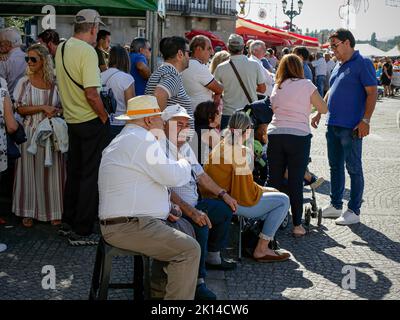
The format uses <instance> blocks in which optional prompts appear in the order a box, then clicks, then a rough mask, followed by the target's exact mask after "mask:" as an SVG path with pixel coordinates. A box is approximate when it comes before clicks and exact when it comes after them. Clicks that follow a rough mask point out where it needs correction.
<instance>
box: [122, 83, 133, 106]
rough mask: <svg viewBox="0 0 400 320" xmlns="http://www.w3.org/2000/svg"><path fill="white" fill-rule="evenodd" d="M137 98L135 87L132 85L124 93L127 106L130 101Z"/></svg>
mask: <svg viewBox="0 0 400 320" xmlns="http://www.w3.org/2000/svg"><path fill="white" fill-rule="evenodd" d="M134 96H135V86H134V84H132V85H131V86H129V88H128V89H126V90H125V91H124V97H125V104H126V105H128V101H129V99H132V98H133V97H134Z"/></svg>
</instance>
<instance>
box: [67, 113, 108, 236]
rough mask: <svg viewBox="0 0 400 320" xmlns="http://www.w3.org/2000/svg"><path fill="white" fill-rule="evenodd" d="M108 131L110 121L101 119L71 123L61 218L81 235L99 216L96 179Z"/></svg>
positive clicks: (87, 231) (88, 230) (86, 232)
mask: <svg viewBox="0 0 400 320" xmlns="http://www.w3.org/2000/svg"><path fill="white" fill-rule="evenodd" d="M109 132H110V123H109V122H108V121H107V123H106V124H103V123H102V122H101V120H100V118H95V119H93V120H90V121H87V122H83V123H77V124H68V138H69V149H68V159H67V181H66V185H65V193H64V214H63V218H62V220H63V222H65V223H67V224H69V225H70V226H71V227H72V230H73V231H74V232H76V233H77V234H79V235H82V236H86V235H90V234H91V233H92V232H93V226H94V223H95V221H96V220H97V217H98V206H99V191H98V186H97V178H98V173H99V166H100V161H101V153H102V151H103V149H104V148H105V147H106V145H107V142H108V139H109Z"/></svg>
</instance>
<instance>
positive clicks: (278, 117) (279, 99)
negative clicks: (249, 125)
mask: <svg viewBox="0 0 400 320" xmlns="http://www.w3.org/2000/svg"><path fill="white" fill-rule="evenodd" d="M315 90H317V87H316V86H315V85H314V84H313V83H312V82H311V81H310V80H307V79H296V80H292V79H288V80H286V81H285V82H283V83H282V85H281V89H278V85H275V86H274V89H273V91H272V95H271V103H272V110H273V111H274V116H273V118H272V122H271V123H270V124H269V126H268V132H270V131H273V130H274V129H278V128H291V129H297V130H301V131H303V132H306V133H311V129H310V114H311V96H312V94H313V93H314V91H315Z"/></svg>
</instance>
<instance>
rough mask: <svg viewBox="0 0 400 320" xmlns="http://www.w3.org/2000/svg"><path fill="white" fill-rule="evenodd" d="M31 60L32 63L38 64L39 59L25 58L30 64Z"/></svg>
mask: <svg viewBox="0 0 400 320" xmlns="http://www.w3.org/2000/svg"><path fill="white" fill-rule="evenodd" d="M29 60H30V61H32V63H36V62H37V61H38V59H37V58H36V57H29V56H26V57H25V61H26V62H29Z"/></svg>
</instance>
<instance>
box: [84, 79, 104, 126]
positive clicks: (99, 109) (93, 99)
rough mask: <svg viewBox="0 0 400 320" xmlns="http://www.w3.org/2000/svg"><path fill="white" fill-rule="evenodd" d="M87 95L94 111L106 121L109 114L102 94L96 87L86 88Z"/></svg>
mask: <svg viewBox="0 0 400 320" xmlns="http://www.w3.org/2000/svg"><path fill="white" fill-rule="evenodd" d="M85 97H86V100H87V102H88V103H89V105H90V106H91V107H92V109H93V111H94V112H95V113H96V114H97V115H98V116H99V118H100V120H101V122H103V123H106V122H107V119H108V114H107V112H106V111H105V110H104V105H103V101H101V98H100V95H99V93H98V92H97V88H96V87H89V88H85Z"/></svg>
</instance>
